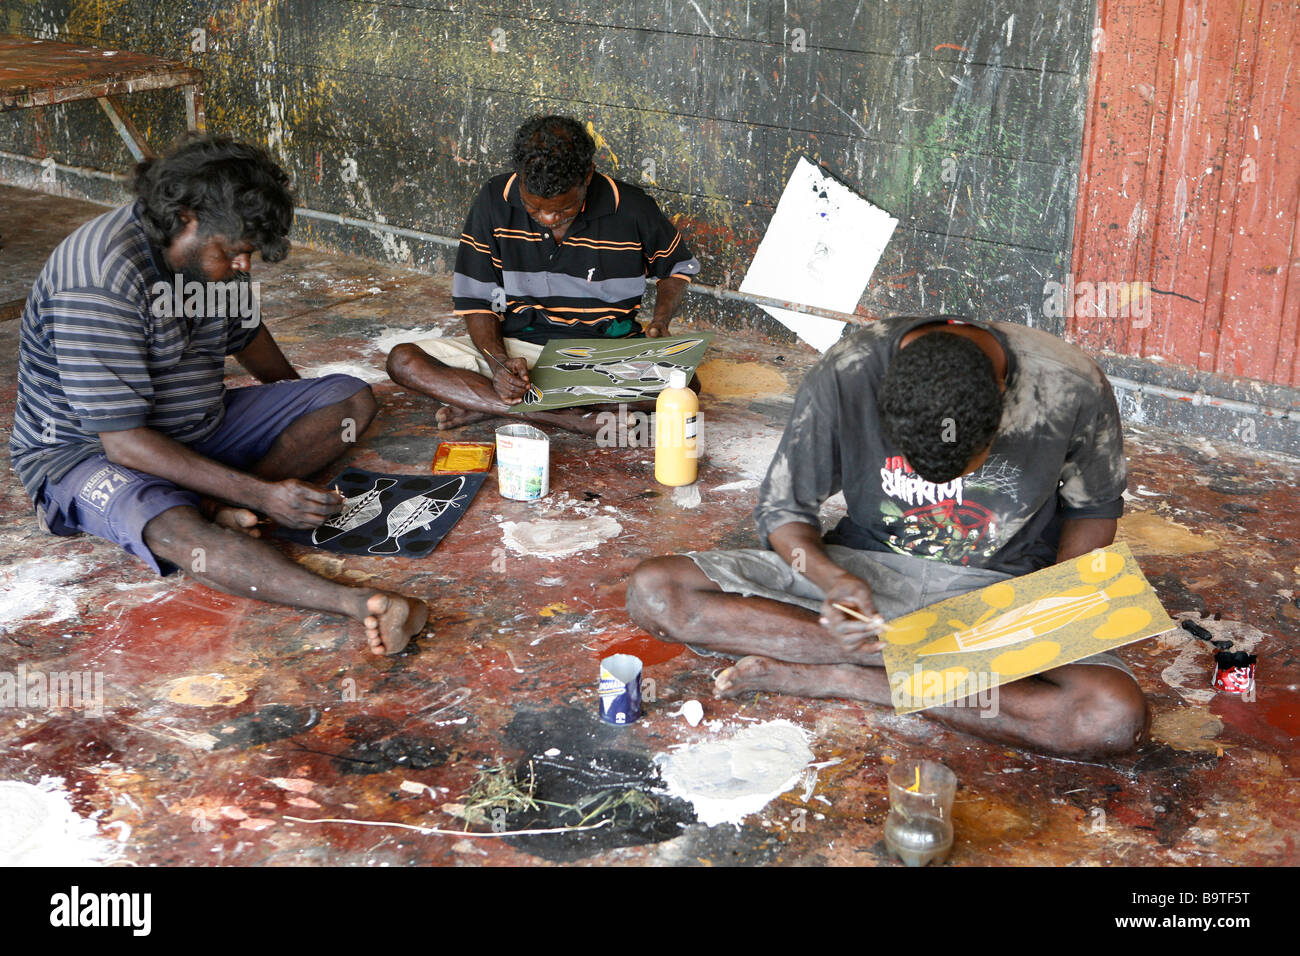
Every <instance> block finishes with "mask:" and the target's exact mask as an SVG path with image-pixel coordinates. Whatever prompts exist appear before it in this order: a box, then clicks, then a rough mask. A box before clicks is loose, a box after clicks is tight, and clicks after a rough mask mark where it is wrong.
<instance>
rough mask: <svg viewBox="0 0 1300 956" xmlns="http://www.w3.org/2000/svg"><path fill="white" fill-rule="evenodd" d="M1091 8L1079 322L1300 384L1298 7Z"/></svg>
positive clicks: (1227, 370) (1153, 0)
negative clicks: (1094, 12) (1095, 27)
mask: <svg viewBox="0 0 1300 956" xmlns="http://www.w3.org/2000/svg"><path fill="white" fill-rule="evenodd" d="M1098 22H1099V26H1100V29H1099V31H1097V32H1094V54H1093V56H1094V63H1093V83H1092V90H1091V95H1090V97H1089V104H1088V117H1087V123H1086V127H1085V134H1084V156H1083V171H1082V174H1081V177H1080V200H1079V213H1078V222H1077V229H1076V232H1075V250H1074V271H1073V279H1074V283H1075V287H1076V288H1077V289H1079V290H1080V292H1079V293H1077V294H1076V296H1075V303H1076V304H1078V305H1080V306H1082V308H1081V309H1076V310H1074V311H1076V312H1077V313H1082V314H1075V315H1074V316H1073V317H1072V318H1071V319H1070V320H1069V323H1068V325H1067V328H1068V330H1069V335H1070V337H1071V338H1072V339H1073V340H1075V341H1077V342H1080V343H1081V344H1084V345H1086V346H1088V347H1090V348H1101V349H1109V350H1113V351H1115V352H1119V353H1121V354H1125V355H1134V356H1140V357H1145V358H1152V359H1156V360H1164V361H1168V362H1172V363H1177V364H1180V365H1185V366H1188V367H1191V368H1195V369H1199V370H1201V371H1207V372H1213V373H1215V374H1217V375H1222V376H1227V377H1247V378H1255V379H1261V380H1264V381H1269V382H1274V383H1277V384H1283V385H1300V363H1297V361H1296V350H1297V335H1298V333H1300V258H1298V252H1300V250H1298V249H1297V244H1298V243H1300V236H1297V229H1296V223H1297V219H1298V218H1300V135H1298V134H1297V132H1296V125H1297V107H1300V75H1297V73H1296V71H1295V70H1294V69H1292V66H1293V64H1292V58H1293V53H1294V50H1295V47H1296V42H1297V40H1298V39H1300V6H1297V5H1296V4H1295V3H1294V2H1290V0H1249V2H1247V3H1244V4H1235V3H1224V2H1222V0H1184V2H1181V3H1179V2H1175V0H1100V2H1099V10H1098ZM1134 282H1137V283H1142V284H1143V285H1140V286H1138V287H1136V288H1135V287H1133V286H1132V285H1130V284H1131V283H1134ZM1085 283H1086V284H1087V285H1085ZM1120 284H1124V285H1123V286H1122V292H1123V293H1124V294H1123V295H1119V296H1106V295H1104V294H1101V293H1105V292H1107V291H1111V292H1114V291H1116V290H1118V289H1121V286H1120ZM1083 293H1088V295H1086V296H1085V295H1084V294H1083ZM1098 300H1105V301H1103V302H1101V304H1100V305H1099V304H1098ZM1147 303H1149V304H1150V308H1149V310H1148V309H1147V308H1146V306H1147Z"/></svg>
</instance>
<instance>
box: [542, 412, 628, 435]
mask: <svg viewBox="0 0 1300 956" xmlns="http://www.w3.org/2000/svg"><path fill="white" fill-rule="evenodd" d="M521 417H523V418H525V419H527V420H528V421H530V422H538V423H539V424H542V425H554V426H555V427H556V428H563V429H564V430H565V431H570V432H577V433H578V434H579V435H592V436H594V435H597V434H599V432H600V429H601V426H602V425H603V424H604V422H605V421H607V419H602V418H601V417H600V415H598V414H594V413H592V412H582V411H576V410H575V411H567V410H564V411H555V412H530V413H526V414H524V415H523V416H521Z"/></svg>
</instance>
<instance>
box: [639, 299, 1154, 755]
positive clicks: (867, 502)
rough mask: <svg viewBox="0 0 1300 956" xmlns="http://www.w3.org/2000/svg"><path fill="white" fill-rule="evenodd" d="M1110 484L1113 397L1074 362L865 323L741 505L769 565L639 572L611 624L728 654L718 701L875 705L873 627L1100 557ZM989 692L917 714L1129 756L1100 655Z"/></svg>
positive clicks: (1139, 704)
mask: <svg viewBox="0 0 1300 956" xmlns="http://www.w3.org/2000/svg"><path fill="white" fill-rule="evenodd" d="M1126 475H1127V471H1126V467H1125V462H1124V453H1123V443H1122V438H1121V434H1120V425H1119V416H1118V412H1117V409H1116V406H1115V399H1114V396H1113V395H1112V393H1111V390H1110V386H1109V383H1108V382H1107V381H1106V379H1105V377H1104V376H1103V374H1102V372H1101V370H1100V369H1099V368H1098V367H1097V365H1096V363H1094V362H1093V361H1092V360H1091V359H1089V358H1088V357H1087V356H1085V355H1084V354H1083V353H1082V352H1080V351H1079V350H1078V349H1075V348H1074V347H1072V346H1070V345H1067V344H1066V343H1064V342H1062V341H1061V340H1059V339H1057V338H1056V337H1055V336H1052V335H1049V334H1047V333H1045V332H1040V331H1036V330H1033V329H1029V328H1025V327H1023V326H1018V325H1013V324H1010V323H1004V322H987V323H984V322H972V321H967V320H959V319H955V318H950V317H940V318H937V319H936V318H903V319H889V320H881V321H878V322H873V323H872V324H871V325H870V326H868V327H867V328H866V329H864V330H862V331H861V332H858V333H856V334H854V335H852V336H849V337H847V338H845V339H844V340H842V341H841V342H840V343H838V344H837V345H836V346H835V347H834V348H832V349H831V350H830V351H829V352H827V354H826V355H825V356H824V357H823V358H822V360H821V361H820V362H819V363H818V364H817V365H816V366H814V367H813V369H812V370H810V371H809V373H808V375H807V377H806V378H805V380H804V382H803V384H802V386H801V387H800V389H799V392H798V394H797V396H796V398H795V406H794V412H793V415H792V417H791V419H790V423H789V425H788V426H787V427H786V430H785V434H784V435H783V437H782V439H781V443H780V446H779V448H778V450H777V453H776V455H775V457H774V458H773V460H772V464H771V466H770V468H769V469H768V473H767V478H766V480H765V481H764V483H763V486H762V489H761V490H760V493H759V504H758V507H757V509H756V510H755V519H756V521H757V524H758V530H759V534H760V538H761V539H762V540H763V541H765V542H766V543H767V545H768V546H769V547H770V548H771V550H767V551H763V550H741V551H706V552H695V553H691V554H688V555H677V556H669V557H660V558H652V559H650V560H648V561H645V562H642V564H641V565H640V566H639V567H637V569H636V570H635V571H634V572H633V575H632V578H631V580H630V582H629V584H628V591H627V608H628V612H629V614H630V615H631V616H632V618H633V620H635V621H636V622H637V623H639V624H640V625H641V626H642V627H644V628H645V629H646V630H647V631H649V632H650V633H651V634H654V635H655V636H657V637H659V638H660V639H662V640H666V641H676V642H682V643H688V644H690V645H692V646H694V647H696V648H703V649H705V650H706V651H709V652H714V653H721V654H725V655H730V656H741V659H740V660H739V661H738V662H737V663H735V664H734V665H733V666H731V667H728V668H726V669H725V670H723V671H722V672H721V673H720V674H719V675H718V676H717V679H716V682H715V683H716V690H717V692H718V693H719V694H721V695H722V696H736V695H738V694H742V693H745V692H748V691H771V692H775V693H784V694H795V695H799V696H804V697H845V698H851V699H855V700H864V701H870V702H872V703H876V704H882V705H886V704H889V703H890V702H891V694H890V686H889V682H888V681H887V679H886V676H885V670H884V666H883V663H882V659H881V654H880V651H881V649H882V648H883V646H884V645H883V643H882V642H881V640H880V633H881V631H882V630H883V626H884V621H885V620H888V619H892V618H895V617H898V616H900V615H902V614H907V613H909V612H911V611H914V610H917V609H919V608H921V607H925V606H927V605H930V604H933V603H935V602H937V601H941V600H944V599H946V598H949V597H953V596H955V595H957V594H961V593H964V592H967V591H971V590H976V589H979V588H982V587H985V586H987V585H989V584H992V583H994V582H996V581H1000V580H1005V579H1006V578H1009V577H1012V576H1015V575H1020V574H1026V573H1029V572H1031V571H1036V570H1038V569H1040V568H1043V567H1046V566H1047V565H1049V564H1051V563H1053V562H1058V561H1066V560H1069V559H1071V558H1077V557H1079V556H1081V555H1084V554H1086V553H1088V552H1089V551H1091V550H1092V549H1094V548H1100V547H1105V546H1106V545H1108V544H1110V543H1111V542H1112V541H1113V540H1114V537H1115V531H1116V519H1117V518H1118V517H1119V515H1120V513H1121V511H1122V508H1123V501H1122V497H1121V496H1122V494H1123V491H1124V487H1125V484H1126V480H1127V479H1126ZM841 490H842V491H843V492H844V496H845V500H846V502H847V505H848V513H847V515H846V517H845V518H844V519H843V520H842V521H841V522H840V523H839V525H837V527H836V528H835V530H834V531H833V532H832V533H831V534H829V535H826V536H825V538H823V535H822V531H821V526H820V523H819V518H818V516H819V512H820V508H821V505H822V503H823V502H824V501H825V500H826V499H827V498H828V497H830V496H831V495H833V494H835V493H836V492H837V491H841ZM835 604H839V605H842V606H844V607H848V608H850V609H853V610H854V611H856V612H857V613H858V614H860V615H862V616H864V617H866V618H868V619H869V620H870V623H866V622H863V621H860V620H857V619H855V618H854V617H853V616H850V615H846V614H845V613H843V612H842V611H840V610H838V609H837V608H835V607H834V606H833V605H835ZM742 655H744V656H742ZM997 692H998V696H997V700H996V703H997V707H996V712H995V713H991V712H990V710H991V708H983V709H977V708H975V707H966V706H944V707H935V708H932V709H930V710H927V711H925V713H926V715H927V716H930V717H932V718H934V719H936V720H938V721H940V722H942V723H944V724H946V725H948V726H950V727H953V728H956V729H959V730H962V731H965V732H967V733H971V734H975V735H978V736H981V737H984V738H986V739H989V740H993V741H997V742H999V743H1005V744H1013V745H1017V746H1023V747H1027V748H1031V749H1036V750H1041V751H1045V752H1048V753H1054V754H1061V755H1070V756H1076V757H1095V756H1102V755H1107V754H1114V753H1119V752H1123V751H1127V750H1131V749H1132V748H1133V747H1135V746H1136V745H1137V744H1138V743H1139V742H1140V741H1141V740H1142V738H1143V735H1144V734H1145V732H1146V728H1147V724H1148V710H1147V706H1146V700H1145V698H1144V697H1143V695H1142V692H1141V689H1140V688H1139V687H1138V684H1137V682H1136V680H1135V679H1134V677H1133V674H1132V672H1131V671H1130V670H1129V669H1128V667H1127V666H1126V665H1125V664H1124V663H1123V662H1122V661H1121V660H1120V659H1119V658H1118V657H1117V656H1116V655H1114V654H1112V653H1101V654H1097V655H1094V656H1093V657H1089V658H1086V659H1084V660H1081V661H1078V662H1076V663H1073V664H1067V665H1064V666H1061V667H1057V668H1054V669H1052V670H1048V671H1046V672H1044V673H1042V674H1040V675H1037V676H1033V677H1027V678H1023V679H1021V680H1017V681H1014V682H1012V683H1009V684H1004V685H1001V686H1000V687H998V688H997Z"/></svg>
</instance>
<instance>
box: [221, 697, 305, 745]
mask: <svg viewBox="0 0 1300 956" xmlns="http://www.w3.org/2000/svg"><path fill="white" fill-rule="evenodd" d="M318 723H320V711H319V710H317V709H316V708H315V707H292V706H290V705H289V704H268V705H267V706H266V707H261V708H259V709H257V710H255V711H253V712H252V713H251V714H244V715H243V716H241V717H235V718H233V719H231V720H223V721H222V722H221V723H219V724H217V726H216V727H214V728H213V729H212V736H214V737H216V738H217V742H216V744H215V745H214V746H213V748H212V749H213V750H224V749H226V748H227V747H237V748H239V749H240V750H246V749H247V748H249V747H256V746H258V745H259V744H266V743H270V742H271V741H273V740H283V739H284V738H285V737H293V736H295V735H296V734H300V733H302V732H304V731H307V730H311V729H312V728H313V727H315V726H316V725H317V724H318Z"/></svg>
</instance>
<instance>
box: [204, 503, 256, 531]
mask: <svg viewBox="0 0 1300 956" xmlns="http://www.w3.org/2000/svg"><path fill="white" fill-rule="evenodd" d="M208 520H210V521H211V522H212V523H213V524H215V525H219V526H220V527H222V528H230V529H231V530H232V531H242V532H244V534H246V535H248V536H249V537H250V538H260V537H261V536H262V532H261V531H260V530H259V529H258V526H257V525H258V517H257V515H256V514H254V513H253V512H251V511H249V510H248V509H247V508H235V507H232V506H230V505H217V506H216V508H215V509H214V510H213V512H212V514H211V515H210V516H209V519H208Z"/></svg>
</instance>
